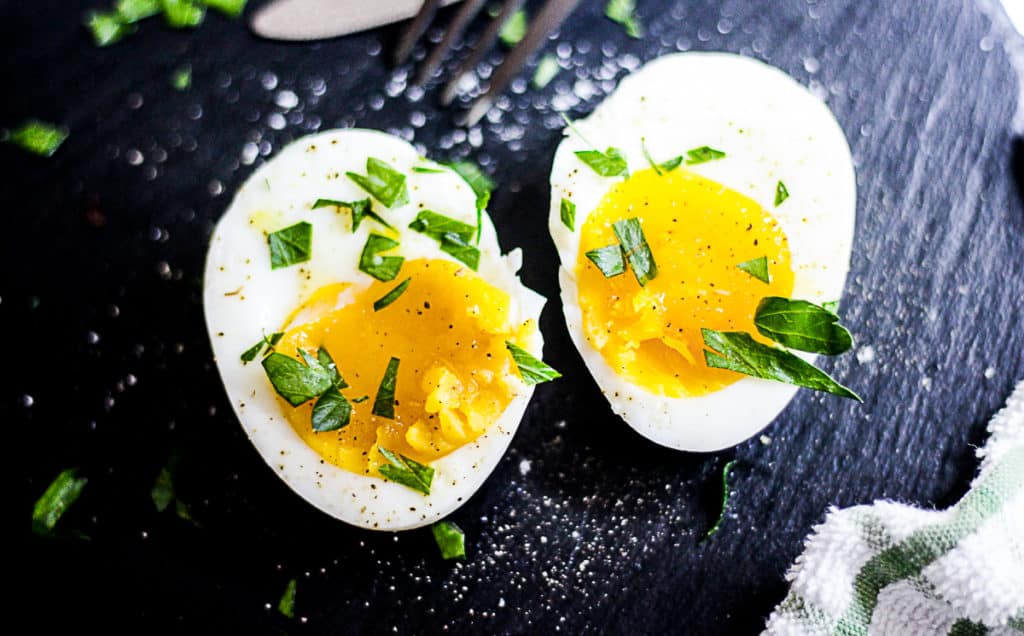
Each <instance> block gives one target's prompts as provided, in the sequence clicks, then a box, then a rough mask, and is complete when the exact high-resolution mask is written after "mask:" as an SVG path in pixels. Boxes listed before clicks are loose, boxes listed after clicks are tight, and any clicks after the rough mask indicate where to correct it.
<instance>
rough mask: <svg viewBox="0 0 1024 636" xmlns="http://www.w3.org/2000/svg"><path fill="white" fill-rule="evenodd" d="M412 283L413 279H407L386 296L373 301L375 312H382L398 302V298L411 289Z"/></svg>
mask: <svg viewBox="0 0 1024 636" xmlns="http://www.w3.org/2000/svg"><path fill="white" fill-rule="evenodd" d="M411 281H412V278H406V279H405V280H403V281H402V282H400V283H398V285H397V286H396V287H395V288H394V289H392V290H391V291H389V292H388V293H386V294H384V295H383V296H381V297H380V298H378V299H377V300H375V301H373V310H374V311H380V310H381V309H384V308H385V307H387V306H388V305H390V304H391V303H393V302H395V301H396V300H398V297H399V296H401V295H402V294H404V293H405V290H406V289H407V288H408V287H409V283H410V282H411Z"/></svg>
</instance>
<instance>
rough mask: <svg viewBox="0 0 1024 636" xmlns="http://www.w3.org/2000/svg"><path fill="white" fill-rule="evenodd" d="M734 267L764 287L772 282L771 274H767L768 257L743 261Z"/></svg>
mask: <svg viewBox="0 0 1024 636" xmlns="http://www.w3.org/2000/svg"><path fill="white" fill-rule="evenodd" d="M736 267H738V268H740V269H742V270H743V271H745V272H746V273H748V274H750V275H751V276H753V277H754V278H756V279H757V280H759V281H761V282H762V283H764V284H765V285H767V284H768V283H770V282H772V277H771V274H769V273H768V257H767V256H760V257H758V258H752V259H750V260H749V261H743V262H742V263H740V264H739V265H737V266H736Z"/></svg>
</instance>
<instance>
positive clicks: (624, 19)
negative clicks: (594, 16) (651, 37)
mask: <svg viewBox="0 0 1024 636" xmlns="http://www.w3.org/2000/svg"><path fill="white" fill-rule="evenodd" d="M635 10H636V0H608V4H606V5H605V7H604V14H605V15H606V16H607V17H608V18H609V19H610V20H611V21H612V22H617V23H618V24H621V25H622V26H623V27H625V29H626V35H628V36H629V37H631V38H636V39H639V38H642V37H643V36H644V28H643V25H641V24H640V21H639V20H637V18H636V15H635V14H634V11H635Z"/></svg>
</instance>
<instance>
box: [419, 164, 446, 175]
mask: <svg viewBox="0 0 1024 636" xmlns="http://www.w3.org/2000/svg"><path fill="white" fill-rule="evenodd" d="M412 171H413V172H419V173H421V174H443V173H444V172H445V171H444V170H443V169H441V168H434V167H433V166H413V167H412Z"/></svg>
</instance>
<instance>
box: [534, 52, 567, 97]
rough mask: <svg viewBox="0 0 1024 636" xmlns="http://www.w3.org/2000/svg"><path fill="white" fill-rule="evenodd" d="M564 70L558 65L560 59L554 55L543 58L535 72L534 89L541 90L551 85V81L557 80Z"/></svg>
mask: <svg viewBox="0 0 1024 636" xmlns="http://www.w3.org/2000/svg"><path fill="white" fill-rule="evenodd" d="M561 70H562V67H561V66H559V65H558V58H556V57H555V56H554V55H551V54H548V55H545V56H544V57H542V58H541V60H540V62H539V63H538V64H537V70H535V71H534V72H533V80H532V83H533V87H534V88H536V89H537V90H540V89H542V88H544V87H545V86H547V85H548V84H550V83H551V80H553V79H555V76H556V75H558V74H559V73H560V72H561Z"/></svg>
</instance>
